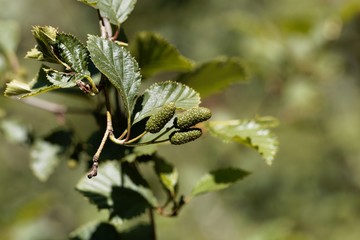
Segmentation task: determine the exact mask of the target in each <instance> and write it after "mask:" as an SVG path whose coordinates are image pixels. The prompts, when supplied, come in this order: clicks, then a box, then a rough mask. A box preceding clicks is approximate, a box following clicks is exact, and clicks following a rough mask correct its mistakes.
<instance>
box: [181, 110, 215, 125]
mask: <svg viewBox="0 0 360 240" xmlns="http://www.w3.org/2000/svg"><path fill="white" fill-rule="evenodd" d="M209 118H211V111H210V109H208V108H204V107H194V108H191V109H189V110H187V111H185V112H183V113H181V114H179V115H178V116H177V117H176V118H175V120H174V125H175V127H176V128H179V129H187V128H189V127H192V126H194V125H195V124H197V123H200V122H204V121H206V120H208V119H209Z"/></svg>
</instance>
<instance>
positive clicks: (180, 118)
mask: <svg viewBox="0 0 360 240" xmlns="http://www.w3.org/2000/svg"><path fill="white" fill-rule="evenodd" d="M175 111H176V106H175V104H174V103H173V102H171V103H167V104H165V105H163V106H162V107H161V108H160V109H159V111H157V112H156V113H155V114H154V115H152V116H151V117H150V118H149V120H148V121H147V122H146V125H145V131H147V132H150V133H158V132H160V131H161V129H163V128H164V127H165V125H166V124H167V123H168V122H169V121H170V120H171V119H172V118H173V117H174V115H175ZM210 117H211V111H210V109H208V108H204V107H194V108H191V109H188V110H186V111H184V112H182V113H180V114H178V115H177V116H176V117H175V118H174V123H173V124H174V127H175V128H177V129H179V130H176V131H174V132H172V133H171V134H170V135H169V141H170V143H171V144H174V145H180V144H184V143H188V142H191V141H194V140H195V139H197V138H199V137H200V136H201V134H202V131H201V129H200V128H193V126H195V125H196V124H198V123H200V122H204V121H206V120H208V119H209V118H210Z"/></svg>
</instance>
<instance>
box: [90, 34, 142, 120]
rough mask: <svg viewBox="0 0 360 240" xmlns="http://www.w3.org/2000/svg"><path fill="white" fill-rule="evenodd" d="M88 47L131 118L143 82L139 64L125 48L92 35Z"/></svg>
mask: <svg viewBox="0 0 360 240" xmlns="http://www.w3.org/2000/svg"><path fill="white" fill-rule="evenodd" d="M87 45H88V49H89V52H90V56H91V59H92V61H93V62H94V64H95V66H96V67H97V68H98V69H99V70H100V72H102V73H103V74H104V75H105V76H106V77H107V78H108V79H109V81H110V82H111V83H112V84H113V85H114V86H115V88H116V89H117V90H118V91H119V93H120V95H121V98H122V100H123V104H124V107H125V109H126V112H127V113H128V114H129V116H130V115H131V112H132V110H133V108H134V106H135V100H136V98H137V94H138V88H139V85H140V82H141V74H140V71H139V67H138V64H137V62H136V61H135V59H134V58H132V57H131V55H130V53H129V52H128V51H127V50H126V49H125V48H123V47H121V46H119V45H118V44H116V43H114V42H112V41H110V40H106V39H102V38H100V37H96V36H91V35H90V36H89V39H88V42H87Z"/></svg>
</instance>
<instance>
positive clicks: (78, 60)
mask: <svg viewBox="0 0 360 240" xmlns="http://www.w3.org/2000/svg"><path fill="white" fill-rule="evenodd" d="M56 41H57V44H56V46H57V49H58V54H59V57H60V59H61V60H62V61H63V62H65V63H66V64H67V65H68V66H70V68H71V69H72V70H73V71H74V72H77V73H87V68H88V67H87V65H88V58H89V52H88V51H87V49H86V48H85V46H84V45H83V44H82V43H81V42H80V41H79V40H78V39H77V38H76V37H74V36H72V35H70V34H65V33H59V34H57V35H56ZM88 74H89V73H88Z"/></svg>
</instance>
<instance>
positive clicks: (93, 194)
mask: <svg viewBox="0 0 360 240" xmlns="http://www.w3.org/2000/svg"><path fill="white" fill-rule="evenodd" d="M120 172H121V167H120V164H119V163H118V162H116V161H108V162H105V163H102V164H100V166H99V169H98V175H97V176H96V177H95V178H92V179H88V177H87V176H84V177H83V178H82V179H81V180H80V181H79V182H78V184H77V185H76V189H77V190H78V191H79V192H80V193H82V194H83V195H84V196H85V197H87V198H88V199H89V200H90V202H92V203H93V204H95V205H96V206H97V207H98V208H99V209H103V208H108V209H113V207H114V200H113V199H112V190H113V187H120V186H123V187H125V188H127V189H131V190H133V191H135V192H137V193H139V194H141V195H142V196H143V197H144V198H145V199H146V201H147V202H149V203H150V204H152V205H153V206H156V205H157V201H156V198H155V196H154V195H153V193H152V191H151V189H149V188H148V186H146V184H144V182H143V181H142V180H141V179H139V178H138V177H137V176H135V175H133V174H130V172H129V169H127V170H126V169H124V172H125V173H126V174H124V176H123V177H121V176H120ZM129 175H130V176H129ZM122 179H123V180H124V182H123V184H122V182H121V181H122Z"/></svg>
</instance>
